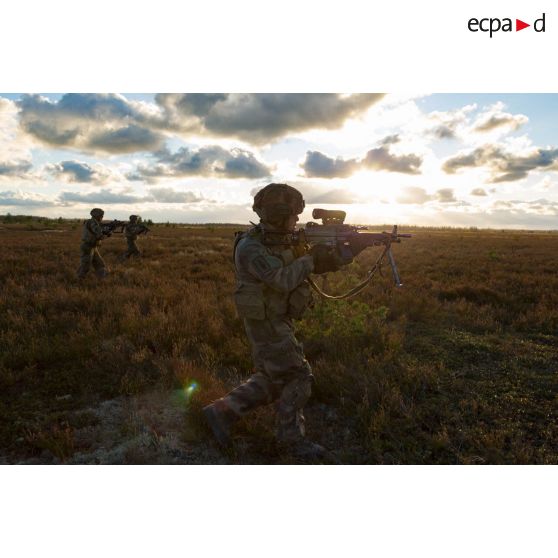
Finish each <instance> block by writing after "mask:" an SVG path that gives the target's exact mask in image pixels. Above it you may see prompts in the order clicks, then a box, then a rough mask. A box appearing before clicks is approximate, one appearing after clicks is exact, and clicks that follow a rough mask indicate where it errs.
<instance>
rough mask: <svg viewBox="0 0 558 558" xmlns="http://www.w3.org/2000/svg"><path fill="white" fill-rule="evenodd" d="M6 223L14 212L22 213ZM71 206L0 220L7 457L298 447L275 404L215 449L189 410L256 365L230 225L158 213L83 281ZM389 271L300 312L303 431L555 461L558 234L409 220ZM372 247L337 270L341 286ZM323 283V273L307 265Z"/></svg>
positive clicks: (345, 458)
mask: <svg viewBox="0 0 558 558" xmlns="http://www.w3.org/2000/svg"><path fill="white" fill-rule="evenodd" d="M14 221H15V222H14ZM80 229H81V225H80V224H79V222H69V221H60V222H57V221H48V220H42V221H38V220H36V219H34V220H30V219H27V220H25V219H24V220H18V219H13V218H12V219H11V220H10V222H5V220H4V221H3V222H2V221H1V220H0V463H2V462H3V463H293V462H296V461H295V460H294V459H293V458H291V457H289V456H287V455H283V454H282V453H281V451H280V450H279V449H278V448H277V446H276V444H275V442H274V437H273V413H272V409H270V408H267V409H261V410H259V411H257V412H256V413H254V414H253V415H251V416H250V417H248V418H247V419H246V420H244V421H243V422H242V423H241V424H240V425H239V427H238V430H237V443H236V444H235V447H234V448H233V449H232V450H229V451H227V452H221V451H219V449H218V448H217V447H216V446H215V444H214V442H213V440H212V438H211V436H210V434H209V432H208V431H207V429H206V426H205V424H204V422H203V420H202V417H201V413H200V409H201V407H202V406H203V405H204V404H206V403H207V402H209V401H211V400H212V399H214V398H216V397H218V396H220V395H222V394H224V393H225V392H226V391H227V390H228V389H230V388H231V387H233V386H235V385H236V384H237V383H238V382H240V381H241V379H243V378H245V377H246V376H247V375H248V374H249V373H250V368H251V361H250V355H249V347H248V343H247V340H246V338H245V335H244V331H243V327H242V324H241V322H240V320H239V319H238V318H237V317H236V313H235V309H234V306H233V300H232V296H231V294H232V292H233V289H234V276H233V266H232V261H231V254H230V252H231V244H232V238H233V231H234V230H236V229H238V227H230V226H181V225H176V226H172V225H171V226H165V225H159V226H154V227H153V228H152V232H151V233H150V235H148V236H147V237H146V238H143V237H142V238H140V241H139V244H140V248H141V249H142V250H143V251H144V254H145V256H144V258H143V259H141V260H136V261H130V262H126V263H118V256H119V254H121V253H122V252H123V251H124V250H125V241H124V239H123V238H122V237H120V236H118V235H113V237H112V238H110V239H108V240H107V241H105V242H104V243H103V246H102V247H101V253H102V255H103V257H104V258H105V261H106V262H107V264H108V266H109V268H110V270H111V274H110V276H109V277H108V278H107V279H105V280H104V281H102V282H99V281H97V280H96V278H95V276H94V275H93V274H91V276H90V277H88V278H87V279H86V280H84V281H83V282H78V280H77V279H76V277H75V271H76V269H77V266H78V263H79V262H78V260H79V238H80ZM401 232H411V233H413V235H414V237H413V238H412V239H410V240H407V241H405V242H404V243H402V244H401V245H398V246H396V247H395V248H394V253H395V257H396V260H397V262H398V266H399V271H400V274H401V277H402V279H403V283H404V287H403V288H402V289H395V288H394V287H393V285H392V281H391V277H390V274H389V270H388V269H386V273H385V276H384V277H378V278H377V279H376V280H375V282H373V283H372V285H371V286H370V287H369V288H368V289H367V290H366V291H365V292H364V293H362V294H360V295H359V296H358V297H357V298H355V299H352V300H350V301H343V302H336V301H319V300H317V301H316V304H315V306H314V308H313V309H312V310H311V311H309V312H308V314H307V316H306V317H305V319H304V320H302V321H301V322H299V323H298V327H297V329H298V334H299V337H300V338H301V340H302V341H303V342H304V345H305V349H306V353H307V357H308V359H309V361H310V363H311V364H312V366H313V369H314V373H315V377H316V384H315V389H314V395H313V397H312V399H311V401H310V403H309V406H308V409H307V417H308V431H309V436H310V437H311V438H312V439H313V440H315V441H317V442H319V443H321V444H323V445H324V446H326V447H327V448H328V449H330V450H331V452H332V455H333V456H334V462H338V463H357V464H360V463H369V464H411V463H414V464H426V463H440V464H442V463H444V464H460V463H461V464H475V463H478V464H496V463H508V464H525V463H533V464H535V463H554V464H556V463H558V234H556V233H544V232H514V231H480V230H479V231H476V230H436V229H424V228H417V229H410V228H405V227H403V228H402V229H401ZM376 255H377V249H376V250H368V251H366V252H365V253H363V254H361V255H360V256H359V258H358V261H357V262H356V263H355V264H353V265H352V266H350V268H348V269H347V270H346V273H342V272H338V273H336V274H330V276H329V278H328V282H329V286H330V288H331V290H333V291H337V292H340V291H342V290H344V289H345V288H347V287H348V286H351V285H354V284H355V283H356V282H358V280H359V278H361V277H363V275H364V273H365V271H366V269H367V266H369V265H370V264H371V262H372V261H373V259H374V258H375V257H376ZM318 283H319V284H321V279H318Z"/></svg>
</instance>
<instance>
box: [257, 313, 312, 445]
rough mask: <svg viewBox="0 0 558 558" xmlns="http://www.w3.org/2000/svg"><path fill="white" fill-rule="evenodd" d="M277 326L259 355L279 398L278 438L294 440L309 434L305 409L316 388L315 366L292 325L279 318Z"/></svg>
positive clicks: (267, 376) (266, 374)
mask: <svg viewBox="0 0 558 558" xmlns="http://www.w3.org/2000/svg"><path fill="white" fill-rule="evenodd" d="M273 328H274V334H275V335H274V338H273V339H272V341H271V342H269V343H267V344H265V345H263V346H261V347H260V351H259V357H260V358H261V362H262V366H263V369H264V373H265V377H266V378H267V379H268V380H269V381H270V384H271V386H273V390H274V391H273V399H277V438H278V439H279V440H283V441H292V440H297V439H301V438H302V437H303V436H304V434H305V428H304V413H303V409H304V405H305V404H306V402H307V401H308V399H309V398H310V395H311V391H312V381H313V376H312V369H311V367H310V364H309V363H308V361H307V360H306V358H305V357H304V352H303V349H302V345H301V343H299V342H298V340H297V339H296V337H295V335H294V330H293V328H292V325H291V324H290V323H289V322H287V321H285V320H279V321H274V322H273Z"/></svg>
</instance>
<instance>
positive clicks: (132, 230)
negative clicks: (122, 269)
mask: <svg viewBox="0 0 558 558" xmlns="http://www.w3.org/2000/svg"><path fill="white" fill-rule="evenodd" d="M142 229H143V225H138V224H137V223H135V222H134V223H128V224H127V225H126V227H125V228H124V235H125V236H126V242H127V243H128V249H127V250H126V252H124V254H123V255H122V259H126V258H129V257H131V256H140V255H141V252H140V251H139V249H138V245H137V244H136V240H137V239H138V234H139V233H140V231H141V230H142Z"/></svg>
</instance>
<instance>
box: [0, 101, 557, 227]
mask: <svg viewBox="0 0 558 558" xmlns="http://www.w3.org/2000/svg"><path fill="white" fill-rule="evenodd" d="M557 118H558V95H550V94H529V95H528V94H502V95H499V94H479V95H474V94H434V95H426V94H424V95H422V94H417V95H397V94H386V95H382V94H351V95H345V94H226V93H225V94H156V95H151V94H150V95H141V94H72V93H69V94H33V95H27V94H0V213H2V214H4V213H7V212H10V213H12V214H32V215H45V216H51V217H58V216H63V217H79V218H84V217H87V216H88V213H89V210H90V209H91V208H92V207H94V206H100V207H102V208H104V209H105V212H106V214H105V217H106V218H124V217H127V216H128V215H129V214H130V213H139V214H141V215H142V217H143V218H144V219H149V218H151V219H153V220H154V221H176V222H193V223H207V222H229V223H231V222H235V223H243V222H247V221H249V220H254V219H255V214H254V213H253V212H252V211H251V203H252V196H253V194H254V192H256V191H257V190H258V189H259V188H261V187H262V186H264V185H265V184H267V183H269V182H288V183H289V184H291V185H293V186H296V187H298V188H299V189H300V190H301V191H302V192H303V194H304V196H305V198H306V202H307V210H306V211H305V213H304V215H303V216H302V221H305V220H308V219H310V213H311V210H312V208H314V207H319V206H323V207H326V208H330V209H331V208H334V207H335V208H341V209H344V210H345V211H347V215H348V218H347V220H348V221H351V222H355V223H400V224H417V225H453V226H479V227H495V228H540V229H558V138H557V137H556V122H557Z"/></svg>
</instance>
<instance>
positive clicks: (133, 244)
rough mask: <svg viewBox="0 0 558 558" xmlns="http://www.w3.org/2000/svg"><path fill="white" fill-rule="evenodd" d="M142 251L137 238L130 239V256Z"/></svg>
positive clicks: (137, 254)
mask: <svg viewBox="0 0 558 558" xmlns="http://www.w3.org/2000/svg"><path fill="white" fill-rule="evenodd" d="M139 255H140V251H139V248H138V245H137V244H136V241H135V240H132V239H128V256H139Z"/></svg>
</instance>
